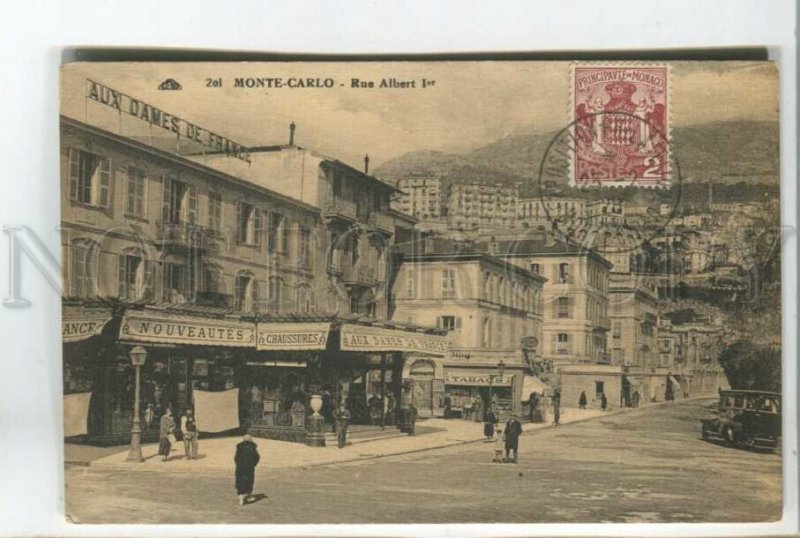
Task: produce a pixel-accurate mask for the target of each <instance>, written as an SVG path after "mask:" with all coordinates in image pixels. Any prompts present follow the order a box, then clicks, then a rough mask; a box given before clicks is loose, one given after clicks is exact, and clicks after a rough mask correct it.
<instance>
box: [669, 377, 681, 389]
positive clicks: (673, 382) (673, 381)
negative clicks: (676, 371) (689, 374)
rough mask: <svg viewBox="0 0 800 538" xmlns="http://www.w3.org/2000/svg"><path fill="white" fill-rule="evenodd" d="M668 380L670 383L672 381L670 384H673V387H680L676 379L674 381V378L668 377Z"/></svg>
mask: <svg viewBox="0 0 800 538" xmlns="http://www.w3.org/2000/svg"><path fill="white" fill-rule="evenodd" d="M669 380H670V381H672V384H673V385H677V386H679V387H680V386H681V383H680V381H678V380H677V379H675V377H674V376H669Z"/></svg>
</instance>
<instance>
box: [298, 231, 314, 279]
mask: <svg viewBox="0 0 800 538" xmlns="http://www.w3.org/2000/svg"><path fill="white" fill-rule="evenodd" d="M299 235H300V249H299V250H300V252H299V260H298V262H299V265H300V267H304V268H306V269H310V268H311V253H312V250H311V230H309V229H308V228H306V227H305V226H301V227H300V234H299Z"/></svg>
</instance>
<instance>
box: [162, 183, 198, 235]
mask: <svg viewBox="0 0 800 538" xmlns="http://www.w3.org/2000/svg"><path fill="white" fill-rule="evenodd" d="M163 202H164V205H163V209H162V211H163V219H164V220H165V221H167V222H170V223H174V224H177V223H184V222H188V223H192V224H193V223H196V222H197V188H196V187H193V186H191V185H189V184H187V183H184V182H183V181H178V180H177V179H175V178H174V177H171V176H164V200H163Z"/></svg>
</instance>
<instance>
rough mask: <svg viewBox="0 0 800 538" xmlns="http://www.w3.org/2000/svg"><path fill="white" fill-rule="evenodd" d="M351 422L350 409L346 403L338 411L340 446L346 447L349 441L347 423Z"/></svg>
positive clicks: (337, 433)
mask: <svg viewBox="0 0 800 538" xmlns="http://www.w3.org/2000/svg"><path fill="white" fill-rule="evenodd" d="M349 423H350V411H348V410H347V407H345V405H344V404H341V405H340V406H339V410H338V411H337V412H336V441H337V443H338V446H339V448H344V445H345V444H346V443H347V425H348V424H349Z"/></svg>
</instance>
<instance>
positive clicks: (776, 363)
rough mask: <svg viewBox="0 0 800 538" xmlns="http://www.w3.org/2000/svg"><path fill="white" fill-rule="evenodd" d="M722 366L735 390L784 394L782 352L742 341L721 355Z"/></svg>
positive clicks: (732, 345) (729, 347)
mask: <svg viewBox="0 0 800 538" xmlns="http://www.w3.org/2000/svg"><path fill="white" fill-rule="evenodd" d="M719 362H720V365H721V366H722V369H723V370H724V371H725V376H726V377H727V378H728V383H730V385H731V388H732V389H748V390H769V391H774V392H780V390H781V351H780V348H777V347H771V346H762V345H756V344H754V343H752V342H750V341H749V340H739V341H737V342H734V343H733V344H730V345H729V346H727V347H726V348H725V349H724V350H723V351H722V353H721V354H720V357H719Z"/></svg>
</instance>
